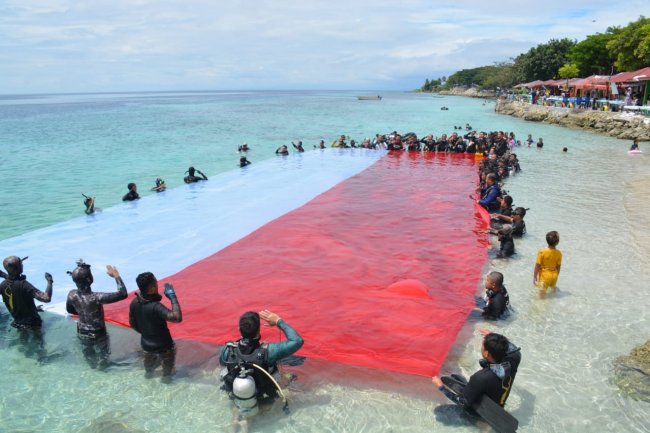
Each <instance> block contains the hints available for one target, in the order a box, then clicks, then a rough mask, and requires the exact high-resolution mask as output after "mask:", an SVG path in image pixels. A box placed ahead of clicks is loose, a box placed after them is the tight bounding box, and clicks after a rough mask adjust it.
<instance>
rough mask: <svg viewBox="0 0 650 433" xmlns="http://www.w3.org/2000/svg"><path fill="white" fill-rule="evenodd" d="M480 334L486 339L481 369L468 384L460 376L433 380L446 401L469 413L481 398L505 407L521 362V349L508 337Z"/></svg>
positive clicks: (483, 346) (487, 333)
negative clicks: (484, 397) (485, 397)
mask: <svg viewBox="0 0 650 433" xmlns="http://www.w3.org/2000/svg"><path fill="white" fill-rule="evenodd" d="M481 333H482V334H484V335H485V337H484V339H483V343H482V344H481V356H482V359H481V360H480V362H479V364H480V365H481V369H480V370H479V371H477V372H476V373H474V374H473V375H472V376H471V377H470V378H469V382H468V381H467V380H466V379H465V378H464V377H462V376H460V375H457V374H452V375H451V376H445V377H442V378H440V377H438V376H434V377H433V378H432V381H433V383H434V384H435V385H436V387H438V389H439V390H440V391H442V393H443V394H444V395H445V396H446V397H447V398H449V399H450V400H451V401H453V402H454V403H456V404H458V405H460V406H462V407H463V408H465V409H467V410H471V409H472V406H473V405H474V404H475V403H478V401H479V399H480V398H481V397H482V396H487V397H488V398H490V399H491V400H492V401H494V402H495V403H497V404H499V405H500V406H502V407H503V406H504V405H505V404H506V401H507V400H508V396H509V395H510V391H511V390H512V384H513V382H514V380H515V376H516V375H517V369H518V368H519V363H520V361H521V353H520V350H519V348H517V347H516V346H515V345H514V344H512V343H510V341H508V339H507V338H506V337H504V336H503V335H501V334H496V333H490V332H489V331H485V330H482V331H481Z"/></svg>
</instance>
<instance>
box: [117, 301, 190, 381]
mask: <svg viewBox="0 0 650 433" xmlns="http://www.w3.org/2000/svg"><path fill="white" fill-rule="evenodd" d="M161 299H162V297H161V296H160V295H158V294H146V293H145V294H142V293H136V294H135V299H133V301H131V305H130V307H129V324H130V325H131V328H133V329H135V330H136V331H137V332H139V333H140V334H141V337H140V345H141V346H142V350H144V352H145V354H144V368H145V370H146V372H147V374H151V373H152V372H153V370H154V369H155V368H156V365H157V362H158V359H159V358H160V360H161V361H162V367H163V376H170V375H171V374H173V371H174V364H175V362H176V346H175V345H174V340H172V336H171V334H170V333H169V328H167V322H180V321H181V320H182V314H181V310H180V305H179V304H178V300H177V299H176V297H174V298H173V301H172V308H173V310H169V309H168V308H167V307H165V306H164V305H162V304H161V303H160V300H161Z"/></svg>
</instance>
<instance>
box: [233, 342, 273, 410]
mask: <svg viewBox="0 0 650 433" xmlns="http://www.w3.org/2000/svg"><path fill="white" fill-rule="evenodd" d="M226 347H227V348H228V356H227V358H226V361H225V364H226V369H227V370H228V373H227V374H226V375H225V376H224V378H223V381H224V388H225V389H226V391H228V392H229V393H232V384H233V381H234V380H235V378H236V377H237V376H239V374H240V373H241V371H242V370H250V372H249V373H248V375H249V376H251V377H252V378H253V379H254V380H255V386H256V388H257V399H258V400H259V401H265V400H273V399H275V398H276V397H277V395H278V391H277V388H276V387H275V384H273V382H272V381H271V380H270V379H269V377H268V376H267V375H266V374H264V373H263V372H261V371H259V370H258V369H256V368H255V367H253V366H252V365H251V364H255V365H257V366H259V367H262V368H263V369H264V370H266V371H268V372H269V374H273V373H275V372H276V371H277V367H276V366H275V365H269V363H268V344H267V343H263V344H260V345H259V346H258V347H257V348H255V349H254V350H253V351H252V352H251V353H248V354H246V353H243V352H242V350H241V348H240V345H239V344H238V343H233V342H231V341H230V342H228V343H226Z"/></svg>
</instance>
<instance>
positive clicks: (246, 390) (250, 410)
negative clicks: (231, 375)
mask: <svg viewBox="0 0 650 433" xmlns="http://www.w3.org/2000/svg"><path fill="white" fill-rule="evenodd" d="M252 372H253V370H252V369H251V370H248V369H241V370H240V372H239V375H238V376H237V377H235V380H233V382H232V396H233V400H234V402H235V405H236V406H237V408H238V409H239V410H240V411H241V412H246V413H247V415H249V416H252V415H255V414H256V413H257V387H256V385H255V379H253V377H252V376H250V375H249V374H250V373H252Z"/></svg>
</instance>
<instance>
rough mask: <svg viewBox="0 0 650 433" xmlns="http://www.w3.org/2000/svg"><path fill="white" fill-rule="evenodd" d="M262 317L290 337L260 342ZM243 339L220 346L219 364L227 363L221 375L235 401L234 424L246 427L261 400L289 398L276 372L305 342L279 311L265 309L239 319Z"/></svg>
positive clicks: (249, 312) (270, 400)
mask: <svg viewBox="0 0 650 433" xmlns="http://www.w3.org/2000/svg"><path fill="white" fill-rule="evenodd" d="M260 319H261V320H263V321H264V322H266V324H267V325H268V326H276V325H277V327H278V328H280V330H282V332H283V333H284V335H285V336H286V337H287V340H286V341H281V342H277V343H262V342H260V338H261V335H260ZM239 332H240V333H241V339H240V340H238V341H237V342H236V343H233V342H228V343H227V344H226V346H225V347H223V348H222V349H221V352H220V354H219V363H220V364H221V365H224V366H225V368H224V369H223V370H222V373H221V377H222V380H223V382H224V386H223V389H225V390H226V391H227V392H228V394H229V396H230V398H231V399H232V400H233V401H234V403H235V407H236V408H237V409H238V410H237V411H235V420H234V423H238V424H239V425H240V426H242V427H243V428H244V429H247V425H248V424H247V418H250V417H253V416H255V415H256V414H257V412H258V403H262V404H264V403H272V402H273V401H274V400H275V398H276V397H277V396H278V393H279V394H280V395H281V396H282V397H283V400H284V403H285V409H286V408H287V401H286V398H284V394H283V392H282V389H281V388H280V386H279V385H278V383H277V381H276V379H275V378H274V377H273V374H274V373H276V372H277V371H278V369H277V364H278V362H279V361H280V360H282V359H283V358H286V357H288V356H290V355H292V354H294V353H295V352H296V351H298V349H300V348H301V347H302V345H303V343H304V341H303V339H302V337H301V336H300V335H299V334H298V333H297V332H296V331H295V330H294V329H293V328H292V327H291V326H289V324H287V323H286V322H285V321H284V320H282V319H281V318H280V317H279V316H278V315H277V314H275V313H272V312H271V311H268V310H264V311H260V312H259V313H256V312H254V311H248V312H246V313H244V314H242V315H241V317H240V318H239Z"/></svg>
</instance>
